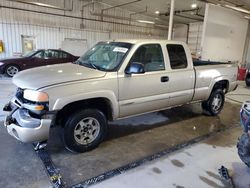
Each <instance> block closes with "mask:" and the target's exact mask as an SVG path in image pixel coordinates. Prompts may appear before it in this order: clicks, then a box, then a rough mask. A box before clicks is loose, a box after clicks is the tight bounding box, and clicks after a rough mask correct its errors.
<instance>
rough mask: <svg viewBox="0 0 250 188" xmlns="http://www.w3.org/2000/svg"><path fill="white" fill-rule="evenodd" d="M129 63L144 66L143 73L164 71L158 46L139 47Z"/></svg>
mask: <svg viewBox="0 0 250 188" xmlns="http://www.w3.org/2000/svg"><path fill="white" fill-rule="evenodd" d="M130 62H138V63H142V64H144V68H145V72H152V71H160V70H165V63H164V58H163V54H162V49H161V46H160V45H159V44H146V45H143V46H140V47H139V48H138V49H137V50H136V52H135V53H134V55H133V56H132V58H131V60H130Z"/></svg>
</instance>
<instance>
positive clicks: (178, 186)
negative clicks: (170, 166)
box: [173, 184, 185, 188]
mask: <svg viewBox="0 0 250 188" xmlns="http://www.w3.org/2000/svg"><path fill="white" fill-rule="evenodd" d="M173 186H174V187H175V188H185V187H184V186H181V185H177V184H173Z"/></svg>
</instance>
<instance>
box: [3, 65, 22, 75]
mask: <svg viewBox="0 0 250 188" xmlns="http://www.w3.org/2000/svg"><path fill="white" fill-rule="evenodd" d="M19 71H20V68H19V67H18V66H17V65H8V66H7V67H6V68H5V74H6V75H7V76H8V77H13V76H14V75H15V74H17V73H18V72H19Z"/></svg>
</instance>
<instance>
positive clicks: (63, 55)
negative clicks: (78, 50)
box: [60, 52, 68, 58]
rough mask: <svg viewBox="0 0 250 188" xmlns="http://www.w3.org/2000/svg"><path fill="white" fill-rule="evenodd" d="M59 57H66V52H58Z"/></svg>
mask: <svg viewBox="0 0 250 188" xmlns="http://www.w3.org/2000/svg"><path fill="white" fill-rule="evenodd" d="M60 58H68V54H66V53H65V52H60Z"/></svg>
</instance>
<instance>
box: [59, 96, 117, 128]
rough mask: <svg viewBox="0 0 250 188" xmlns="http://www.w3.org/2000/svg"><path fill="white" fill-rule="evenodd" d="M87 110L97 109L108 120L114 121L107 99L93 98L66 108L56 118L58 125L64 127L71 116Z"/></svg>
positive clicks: (68, 105) (73, 103) (71, 104)
mask: <svg viewBox="0 0 250 188" xmlns="http://www.w3.org/2000/svg"><path fill="white" fill-rule="evenodd" d="M86 108H95V109H98V110H100V111H101V112H103V113H104V115H105V116H106V117H107V119H108V120H112V119H113V110H112V106H111V102H110V101H109V100H108V99H106V98H93V99H86V100H81V101H76V102H72V103H70V104H67V105H66V106H64V107H63V108H62V109H61V110H60V111H59V112H58V114H57V116H56V124H59V125H63V124H64V121H65V120H66V118H67V117H68V116H70V115H71V114H73V113H75V112H77V111H79V110H81V109H86Z"/></svg>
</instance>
